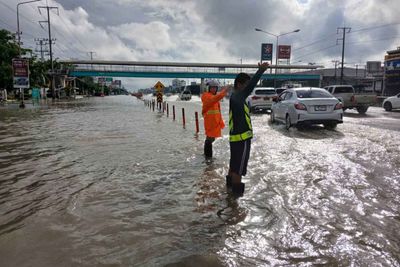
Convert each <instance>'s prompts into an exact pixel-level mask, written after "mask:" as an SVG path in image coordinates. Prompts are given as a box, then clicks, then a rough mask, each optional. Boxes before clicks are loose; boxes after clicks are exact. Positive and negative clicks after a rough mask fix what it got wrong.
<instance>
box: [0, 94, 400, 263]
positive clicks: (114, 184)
mask: <svg viewBox="0 0 400 267" xmlns="http://www.w3.org/2000/svg"><path fill="white" fill-rule="evenodd" d="M170 104H171V105H176V109H177V111H180V110H181V108H182V107H185V113H186V115H187V119H186V121H187V125H186V129H183V127H182V124H181V122H182V121H181V117H180V113H178V112H177V119H176V121H175V122H173V121H172V116H171V115H170V117H169V118H167V117H166V114H163V113H162V112H161V113H160V112H153V111H150V109H149V108H148V107H145V106H144V105H143V102H141V101H138V100H136V99H134V98H132V97H122V96H120V97H106V98H91V99H85V100H82V101H77V102H72V103H68V102H65V103H59V104H56V105H43V106H41V107H40V108H39V107H36V106H35V107H34V108H27V109H26V110H19V109H5V108H3V109H0V173H1V175H0V212H1V216H0V258H1V259H2V265H4V266H106V265H107V266H110V265H112V266H164V265H169V266H185V264H186V266H187V265H190V266H196V264H197V265H198V266H202V265H203V266H224V265H229V266H270V265H302V266H310V265H318V264H321V265H343V266H347V265H354V266H367V265H380V266H399V255H400V247H399V245H398V244H400V235H399V233H398V230H399V229H400V214H399V207H400V197H399V196H400V194H399V192H400V190H399V189H400V184H399V181H400V171H399V166H400V153H399V152H400V151H399V150H400V140H399V138H398V136H397V132H392V131H386V130H382V129H373V128H369V127H367V126H360V125H355V124H346V122H345V124H343V125H340V126H338V129H337V131H327V130H325V129H323V128H321V127H314V128H312V129H305V130H301V131H298V130H296V129H291V130H290V131H289V132H286V130H285V129H284V126H282V125H271V124H269V122H268V119H269V116H268V115H257V116H254V117H253V126H254V128H255V138H254V140H253V142H252V144H253V145H252V152H251V157H250V162H249V168H248V175H247V176H246V177H245V178H244V182H245V183H246V192H245V195H244V196H243V197H242V198H240V199H234V198H233V197H232V196H231V195H230V194H228V193H227V191H226V188H225V174H226V172H227V167H228V160H229V151H228V149H229V146H228V138H227V129H225V130H224V137H223V138H220V139H218V140H217V141H216V142H215V143H214V154H215V159H214V160H213V161H212V162H205V161H204V158H203V156H202V151H203V147H202V145H203V138H204V137H203V135H200V136H198V137H196V136H195V135H194V131H195V127H194V112H195V111H200V110H201V106H200V103H199V102H171V103H170ZM227 105H228V103H227V101H225V102H223V104H222V106H223V113H224V118H227ZM170 109H171V107H170Z"/></svg>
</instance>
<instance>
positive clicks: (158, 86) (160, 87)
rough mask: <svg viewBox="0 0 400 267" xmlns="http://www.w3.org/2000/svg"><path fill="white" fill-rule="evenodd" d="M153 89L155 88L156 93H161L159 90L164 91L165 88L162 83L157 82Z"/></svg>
mask: <svg viewBox="0 0 400 267" xmlns="http://www.w3.org/2000/svg"><path fill="white" fill-rule="evenodd" d="M154 88H155V89H156V90H157V91H161V90H164V88H165V86H164V84H162V82H160V81H158V82H157V83H156V85H154Z"/></svg>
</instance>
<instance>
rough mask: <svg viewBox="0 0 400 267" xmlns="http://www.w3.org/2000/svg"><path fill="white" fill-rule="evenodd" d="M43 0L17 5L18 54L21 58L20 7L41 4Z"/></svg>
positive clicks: (33, 0)
mask: <svg viewBox="0 0 400 267" xmlns="http://www.w3.org/2000/svg"><path fill="white" fill-rule="evenodd" d="M39 1H42V0H31V1H26V2H21V3H18V4H17V36H18V52H19V57H21V32H20V30H19V6H20V5H24V4H29V3H33V2H39Z"/></svg>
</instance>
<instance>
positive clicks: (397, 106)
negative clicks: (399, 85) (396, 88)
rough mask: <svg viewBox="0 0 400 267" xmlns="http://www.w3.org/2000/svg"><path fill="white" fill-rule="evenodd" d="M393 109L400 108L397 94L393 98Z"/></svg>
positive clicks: (399, 98) (399, 95) (399, 99)
mask: <svg viewBox="0 0 400 267" xmlns="http://www.w3.org/2000/svg"><path fill="white" fill-rule="evenodd" d="M393 108H400V94H397V96H395V97H394V99H393Z"/></svg>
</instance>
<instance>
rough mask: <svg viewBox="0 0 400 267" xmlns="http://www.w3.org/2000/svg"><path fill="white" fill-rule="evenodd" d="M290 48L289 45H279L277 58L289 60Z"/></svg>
mask: <svg viewBox="0 0 400 267" xmlns="http://www.w3.org/2000/svg"><path fill="white" fill-rule="evenodd" d="M290 52H291V46H290V45H279V46H278V58H279V59H290Z"/></svg>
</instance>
